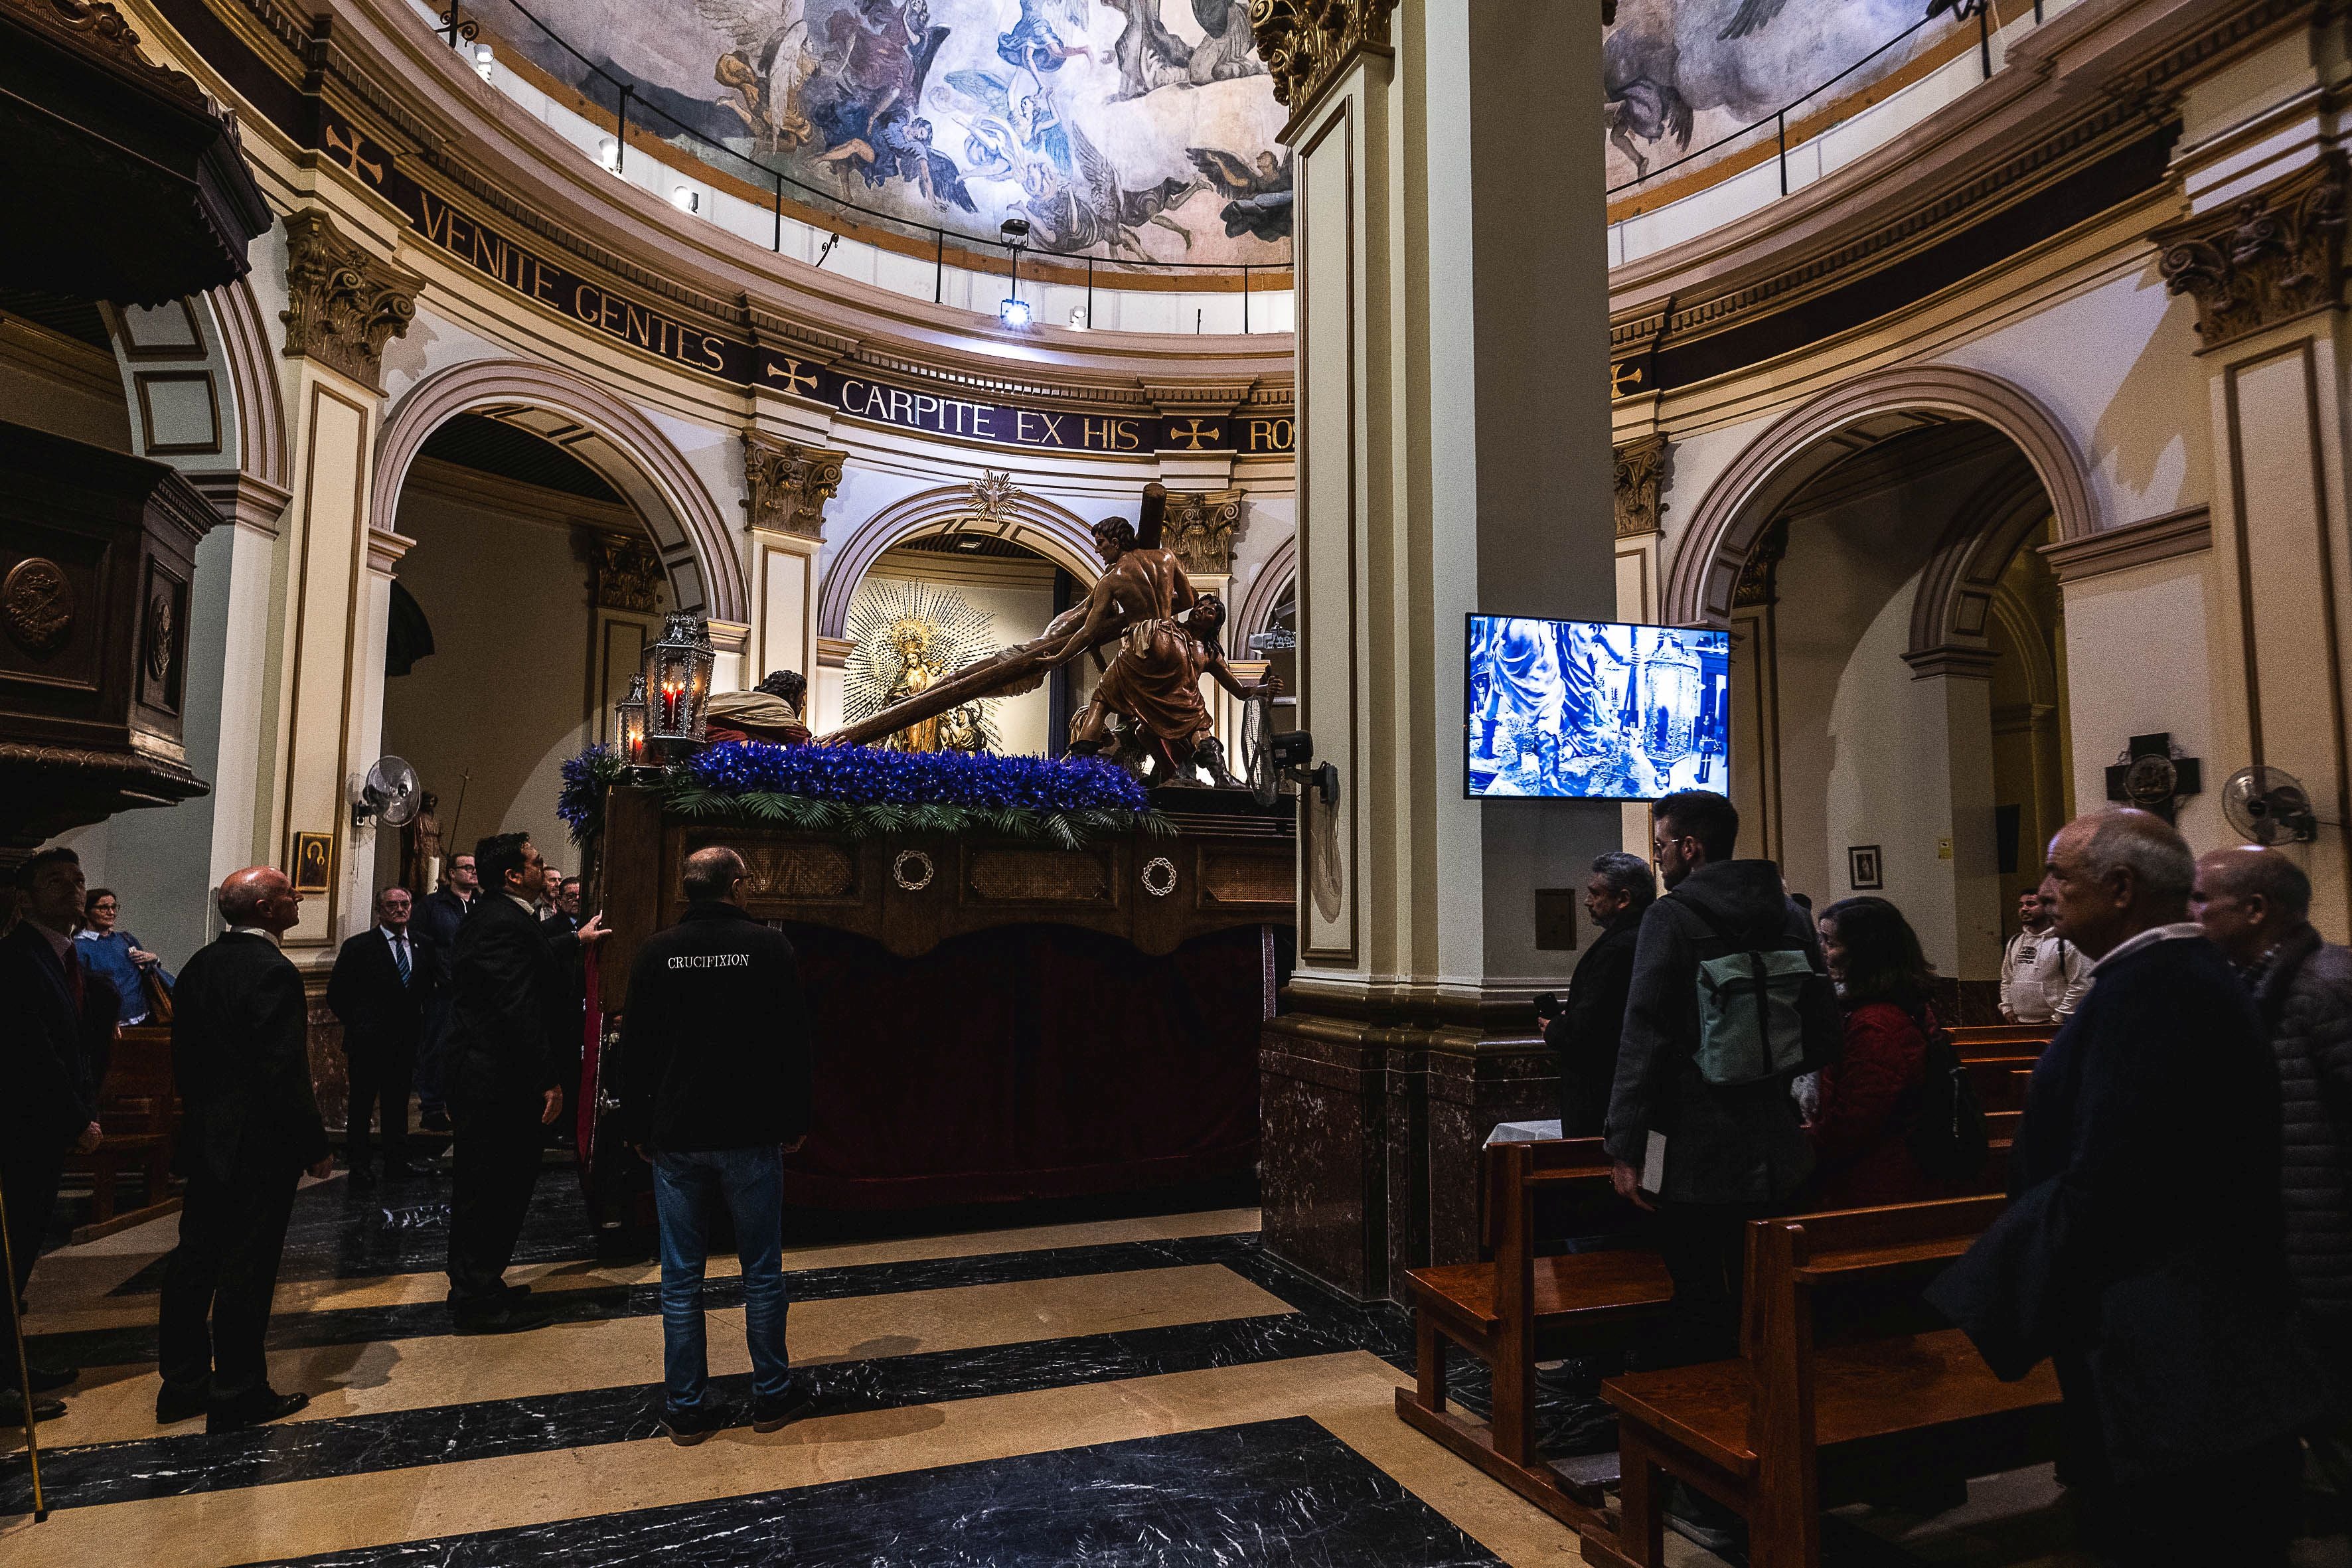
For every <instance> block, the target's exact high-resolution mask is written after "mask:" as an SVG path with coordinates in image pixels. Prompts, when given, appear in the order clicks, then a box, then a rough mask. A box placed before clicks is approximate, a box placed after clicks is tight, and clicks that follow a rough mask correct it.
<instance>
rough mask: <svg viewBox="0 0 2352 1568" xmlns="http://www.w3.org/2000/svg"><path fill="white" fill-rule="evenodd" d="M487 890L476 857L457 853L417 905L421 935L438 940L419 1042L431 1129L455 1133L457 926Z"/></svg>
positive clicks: (422, 1094)
mask: <svg viewBox="0 0 2352 1568" xmlns="http://www.w3.org/2000/svg"><path fill="white" fill-rule="evenodd" d="M481 890H482V882H481V872H480V868H478V867H477V866H476V865H475V863H474V858H473V857H472V856H471V855H452V856H450V857H449V868H448V869H447V870H446V872H444V873H443V874H442V878H441V886H440V887H439V888H438V889H436V890H435V891H434V892H433V893H431V894H430V895H429V896H427V897H425V898H424V899H421V900H418V901H417V905H416V914H415V926H416V934H417V935H419V936H421V937H423V938H424V939H425V941H426V942H431V943H432V944H433V984H432V985H431V986H430V987H429V988H428V989H427V991H426V993H425V1024H424V1029H423V1032H422V1033H421V1034H420V1035H419V1036H418V1037H417V1041H416V1100H417V1112H418V1124H419V1125H420V1126H422V1127H423V1128H424V1129H425V1131H427V1132H446V1131H449V1107H448V1100H449V1064H448V1057H449V1049H448V1047H449V964H450V962H451V961H452V960H453V959H454V958H455V957H456V955H457V928H458V927H459V926H460V925H462V924H464V923H465V920H466V916H467V913H469V912H470V911H471V910H473V907H474V906H475V904H477V903H478V902H479V901H480V900H481Z"/></svg>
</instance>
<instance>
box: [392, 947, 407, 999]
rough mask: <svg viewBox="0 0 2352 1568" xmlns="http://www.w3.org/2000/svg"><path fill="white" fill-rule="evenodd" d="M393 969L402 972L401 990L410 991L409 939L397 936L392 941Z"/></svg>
mask: <svg viewBox="0 0 2352 1568" xmlns="http://www.w3.org/2000/svg"><path fill="white" fill-rule="evenodd" d="M392 963H393V967H394V968H395V969H397V970H399V971H400V988H401V989H402V990H404V991H405V990H407V989H408V938H407V937H405V936H401V935H395V936H394V938H393V939H392Z"/></svg>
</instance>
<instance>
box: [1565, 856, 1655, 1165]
mask: <svg viewBox="0 0 2352 1568" xmlns="http://www.w3.org/2000/svg"><path fill="white" fill-rule="evenodd" d="M1657 896H1658V879H1657V877H1656V875H1655V873H1654V872H1653V871H1652V870H1651V869H1650V868H1649V865H1648V863H1647V862H1645V861H1644V860H1643V858H1641V857H1640V856H1639V855H1628V854H1626V853H1625V852H1624V851H1623V850H1622V849H1613V850H1612V851H1610V852H1609V853H1608V854H1606V855H1603V856H1601V857H1600V858H1598V859H1596V860H1594V861H1593V862H1592V875H1591V878H1590V879H1588V880H1587V881H1586V882H1585V884H1584V912H1585V913H1586V914H1588V915H1590V916H1591V917H1592V929H1593V931H1594V932H1595V933H1596V934H1595V935H1594V937H1593V939H1592V943H1591V946H1589V947H1587V948H1586V949H1585V950H1584V956H1583V957H1581V958H1580V959H1578V960H1577V961H1576V973H1575V975H1574V976H1573V977H1572V978H1571V979H1570V981H1569V983H1568V1003H1567V1005H1566V1006H1564V1007H1562V1008H1561V1009H1560V1010H1559V1013H1558V1014H1556V1015H1554V1016H1549V1017H1547V1018H1545V1020H1544V1042H1545V1044H1547V1045H1549V1046H1550V1047H1551V1048H1552V1050H1553V1052H1554V1053H1555V1054H1556V1055H1557V1056H1558V1058H1559V1131H1560V1136H1561V1137H1563V1138H1597V1137H1599V1136H1600V1135H1601V1126H1602V1124H1603V1123H1604V1122H1606V1121H1608V1118H1609V1094H1610V1090H1611V1089H1612V1088H1613V1087H1614V1086H1615V1084H1616V1082H1617V1042H1618V1040H1619V1038H1620V1037H1622V1035H1623V1033H1624V1031H1625V999H1626V997H1627V996H1628V995H1629V994H1631V993H1632V991H1633V947H1634V943H1635V942H1636V941H1637V939H1638V938H1639V936H1640V934H1641V929H1642V915H1643V911H1644V910H1648V909H1649V907H1650V905H1651V903H1652V902H1653V901H1654V900H1656V898H1657Z"/></svg>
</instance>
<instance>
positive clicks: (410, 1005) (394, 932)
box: [327, 888, 439, 1190]
mask: <svg viewBox="0 0 2352 1568" xmlns="http://www.w3.org/2000/svg"><path fill="white" fill-rule="evenodd" d="M411 904H412V900H410V898H409V894H408V889H405V888H386V889H384V890H383V892H382V893H381V894H379V895H377V897H376V901H375V912H376V923H375V924H374V925H373V926H371V927H370V928H368V929H367V930H366V931H362V932H360V933H359V934H358V935H357V936H354V937H352V939H351V940H350V941H348V942H344V943H343V946H342V951H341V952H338V953H337V954H335V967H334V972H333V973H331V974H330V975H328V977H327V1006H328V1007H329V1008H330V1009H331V1011H332V1012H333V1013H334V1015H335V1016H336V1017H337V1018H339V1019H341V1021H342V1026H343V1059H344V1061H345V1062H346V1063H347V1064H348V1073H347V1080H348V1082H349V1083H350V1085H351V1093H350V1096H349V1098H348V1099H347V1100H345V1102H344V1103H345V1106H346V1108H347V1109H346V1110H345V1111H344V1114H343V1158H344V1160H345V1162H346V1163H349V1164H350V1166H351V1168H352V1188H353V1189H354V1190H357V1189H359V1188H362V1187H364V1186H367V1185H369V1184H371V1183H372V1182H373V1180H374V1177H373V1174H372V1173H370V1172H369V1169H368V1163H369V1158H368V1156H369V1149H368V1121H369V1119H370V1117H371V1116H373V1114H375V1113H376V1110H377V1106H378V1104H379V1103H381V1105H382V1107H383V1112H382V1114H383V1173H384V1174H385V1175H387V1176H394V1177H397V1176H414V1175H416V1174H417V1173H418V1172H417V1168H416V1167H415V1166H414V1165H412V1164H410V1163H408V1096H409V1093H410V1091H411V1090H412V1089H414V1087H415V1079H416V1041H417V1037H418V1035H419V1034H420V1033H421V1032H422V1031H423V1029H424V1026H425V1004H426V1002H427V1001H428V1000H429V999H430V998H431V996H432V994H433V974H434V968H435V964H436V962H437V960H438V958H439V954H438V953H437V952H435V950H434V946H433V944H432V943H431V942H428V941H426V940H425V938H423V937H421V936H418V935H416V934H415V933H414V932H413V931H411V930H410V929H409V926H410V920H409V916H410V913H411Z"/></svg>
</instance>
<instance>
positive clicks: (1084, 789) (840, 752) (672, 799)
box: [556, 741, 1173, 847]
mask: <svg viewBox="0 0 2352 1568" xmlns="http://www.w3.org/2000/svg"><path fill="white" fill-rule="evenodd" d="M624 774H625V769H624V768H623V767H622V765H621V763H620V760H619V758H617V757H616V756H614V753H613V750H612V748H611V747H609V746H592V747H590V748H589V749H588V750H587V751H584V752H581V753H580V754H579V755H578V756H576V757H574V758H572V760H571V761H570V762H567V763H564V764H563V793H562V796H561V797H560V798H559V800H558V801H557V804H556V811H557V813H558V814H559V815H560V816H562V818H563V820H564V821H565V822H566V823H568V824H570V825H571V828H572V838H573V840H574V841H580V840H584V839H587V838H591V837H594V836H595V835H596V834H597V832H598V831H599V830H600V829H601V828H602V827H603V826H604V792H605V790H606V789H607V788H608V787H609V786H610V785H612V784H615V783H618V782H620V781H621V780H622V778H623V776H624ZM657 787H658V788H660V790H661V791H662V796H663V801H662V804H663V805H664V807H665V808H666V809H667V810H668V811H672V812H676V813H678V814H679V815H682V816H723V817H732V818H734V819H736V820H739V821H750V822H762V823H769V824H772V825H774V826H780V827H797V828H803V829H806V830H809V831H812V832H820V833H842V834H846V835H848V836H849V837H853V838H862V837H869V836H871V835H874V834H879V833H965V832H981V833H991V834H996V835H1000V836H1003V837H1012V838H1036V839H1044V840H1045V841H1047V842H1049V843H1053V844H1057V845H1061V846H1063V847H1076V845H1078V844H1080V843H1082V842H1084V841H1085V840H1086V839H1087V838H1089V837H1096V836H1098V835H1101V834H1109V833H1124V832H1127V831H1129V830H1131V829H1136V828H1140V829H1142V830H1143V831H1145V832H1148V833H1152V834H1155V835H1164V834H1167V833H1170V832H1172V831H1173V827H1172V826H1171V824H1170V823H1169V822H1168V820H1167V819H1166V818H1165V817H1163V816H1160V815H1159V814H1157V813H1155V812H1154V811H1152V809H1151V797H1150V795H1149V793H1148V792H1147V791H1146V790H1145V789H1144V787H1143V785H1142V784H1141V783H1139V781H1138V780H1136V779H1135V778H1134V777H1133V776H1132V775H1130V774H1129V773H1126V772H1124V771H1123V770H1121V769H1119V768H1118V767H1116V766H1114V765H1113V764H1111V763H1106V762H1103V761H1101V760H1100V759H1098V758H1094V757H1057V758H1048V757H1000V756H996V755H993V754H992V753H988V752H976V753H975V752H886V751H880V750H877V749H876V748H874V747H870V746H811V745H802V746H772V745H768V744H765V743H763V742H755V741H752V742H730V743H728V744H725V745H719V746H710V747H706V748H705V749H704V750H702V751H700V752H696V753H695V754H694V755H693V756H691V757H689V758H688V759H687V760H686V761H685V762H684V763H678V764H677V765H675V766H672V767H670V768H668V769H667V770H666V771H665V772H664V773H663V774H662V777H661V780H660V783H659V784H658V786H657Z"/></svg>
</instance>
